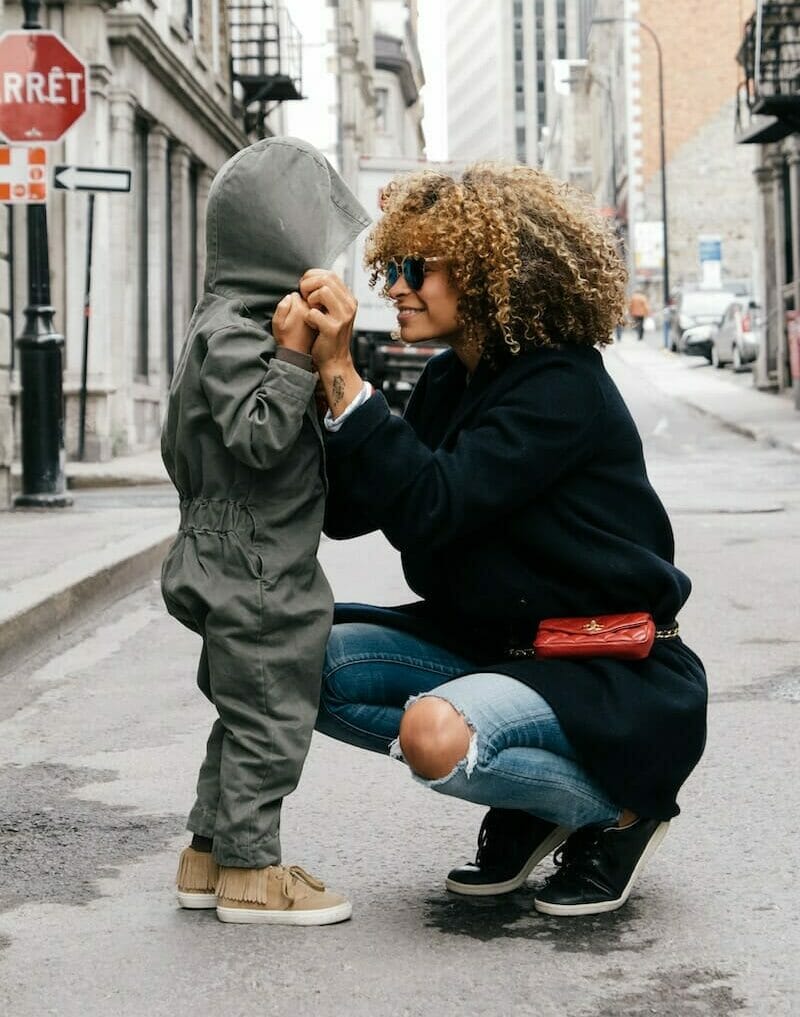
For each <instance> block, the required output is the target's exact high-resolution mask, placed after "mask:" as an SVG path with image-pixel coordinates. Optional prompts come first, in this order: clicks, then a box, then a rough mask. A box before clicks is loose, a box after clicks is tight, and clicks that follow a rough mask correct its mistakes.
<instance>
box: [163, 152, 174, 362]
mask: <svg viewBox="0 0 800 1017" xmlns="http://www.w3.org/2000/svg"><path fill="white" fill-rule="evenodd" d="M174 158H175V142H174V141H173V139H172V138H170V139H169V141H168V142H167V158H166V166H165V171H166V172H165V180H164V184H165V186H166V191H167V193H166V202H165V207H166V212H165V218H166V220H167V221H166V227H167V229H166V250H165V252H164V253H165V258H164V304H165V305H166V306H165V311H166V321H165V322H164V342H165V353H166V362H167V377H168V378H169V380H170V381H172V375H173V374H174V373H175V315H174V313H173V307H174V304H175V281H174V279H173V269H174V265H173V261H174V253H175V251H174V248H175V245H174V237H173V223H172V212H173V208H172V162H173V159H174Z"/></svg>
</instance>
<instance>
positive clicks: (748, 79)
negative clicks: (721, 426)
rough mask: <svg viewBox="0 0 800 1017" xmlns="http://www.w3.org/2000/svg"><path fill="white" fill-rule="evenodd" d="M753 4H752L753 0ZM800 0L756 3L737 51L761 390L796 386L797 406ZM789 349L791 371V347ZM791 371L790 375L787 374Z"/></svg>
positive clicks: (799, 365)
mask: <svg viewBox="0 0 800 1017" xmlns="http://www.w3.org/2000/svg"><path fill="white" fill-rule="evenodd" d="M751 7H752V5H751ZM799 40H800V0H790V2H785V0H784V2H782V3H773V2H769V0H759V2H758V3H757V4H756V10H755V12H754V13H753V15H752V17H750V19H749V20H748V21H747V23H746V25H745V26H744V28H743V32H742V38H741V40H740V45H739V46H738V50H737V60H738V62H739V64H740V65H741V74H740V77H742V78H743V79H744V84H743V86H742V87H741V88H740V89H739V91H738V94H737V117H736V123H737V139H738V141H739V143H740V145H741V146H742V149H743V150H744V151H746V152H752V153H754V154H755V169H754V176H755V179H756V182H757V185H758V199H759V200H758V212H759V218H758V222H759V228H758V243H757V254H758V262H759V265H760V269H761V279H762V298H763V302H764V320H765V323H766V328H765V341H764V342H763V343H762V345H761V349H760V353H759V358H758V361H757V363H756V367H755V382H756V384H757V385H758V386H759V387H763V388H777V390H778V391H782V390H784V389H788V388H790V387H792V386H794V390H795V405H796V406H797V408H798V409H800V328H798V326H799V325H800V92H798V88H797V81H798V75H800V49H799V48H798V41H799ZM792 346H793V347H794V370H792V356H791V353H792V350H791V347H792ZM793 375H794V377H793Z"/></svg>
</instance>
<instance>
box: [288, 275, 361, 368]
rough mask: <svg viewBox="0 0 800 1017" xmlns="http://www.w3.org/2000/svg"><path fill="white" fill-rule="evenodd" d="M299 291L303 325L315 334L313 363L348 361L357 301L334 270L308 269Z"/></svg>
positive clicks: (320, 365)
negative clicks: (303, 303) (303, 306)
mask: <svg viewBox="0 0 800 1017" xmlns="http://www.w3.org/2000/svg"><path fill="white" fill-rule="evenodd" d="M300 293H301V294H302V296H303V298H304V299H305V301H306V302H307V304H308V308H309V310H308V311H307V312H306V324H307V325H309V326H310V327H311V328H312V329H314V331H315V332H316V333H318V335H317V339H316V342H315V343H314V351H313V356H314V363H315V364H316V365H317V366H318V367H319V368H320V369H321V368H322V366H323V364H325V362H326V361H332V360H338V361H342V362H343V363H345V362H349V361H350V342H351V340H352V338H353V322H354V321H355V317H356V308H357V307H358V301H357V300H356V298H355V297H354V296H353V294H352V293H351V292H350V290H349V289H348V288H347V286H345V284H344V283H343V282H342V280H341V279H340V278H339V276H338V275H336V274H335V273H334V272H328V271H327V270H326V269H322V268H310V269H309V270H308V271H307V272H306V273H305V275H304V276H303V278H302V279H301V280H300Z"/></svg>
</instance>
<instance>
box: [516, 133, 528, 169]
mask: <svg viewBox="0 0 800 1017" xmlns="http://www.w3.org/2000/svg"><path fill="white" fill-rule="evenodd" d="M516 141H517V162H525V160H526V158H527V154H528V153H527V150H526V146H525V128H524V127H518V128H517V131H516Z"/></svg>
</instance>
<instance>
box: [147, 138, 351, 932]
mask: <svg viewBox="0 0 800 1017" xmlns="http://www.w3.org/2000/svg"><path fill="white" fill-rule="evenodd" d="M367 222H368V219H367V218H366V215H365V213H364V211H363V209H362V208H361V207H360V205H359V204H358V203H357V202H356V200H355V199H354V198H353V196H352V194H351V193H350V192H349V191H348V189H347V187H346V186H345V185H344V184H343V182H342V181H341V180H340V179H339V177H338V176H337V174H336V172H335V171H334V170H333V169H332V168H331V167H330V166H329V165H328V163H327V161H326V160H325V159H324V158H323V157H322V156H321V155H320V153H319V152H317V151H316V150H315V149H313V148H312V147H311V146H309V145H306V144H305V143H303V142H300V141H295V140H293V139H291V138H288V139H287V138H273V139H268V140H265V141H259V142H258V143H256V144H255V145H252V146H250V147H249V148H246V149H244V150H243V151H241V152H239V153H238V154H237V155H235V156H234V157H233V158H232V159H230V160H229V161H228V162H227V163H226V164H225V165H224V166H223V167H222V169H221V170H220V171H219V173H218V174H217V176H216V178H215V180H214V182H213V184H212V187H211V192H210V194H209V201H208V211H207V228H206V239H207V251H206V266H207V270H206V281H205V293H204V294H203V297H202V299H201V300H200V302H199V303H198V305H197V307H196V308H195V311H194V314H193V316H192V320H191V322H190V324H189V330H188V335H187V337H186V341H185V344H184V347H183V351H182V354H181V357H180V362H179V364H178V366H177V368H176V371H175V376H174V378H173V381H172V385H171V388H170V394H169V403H168V409H167V416H166V422H165V424H164V429H163V433H162V453H163V458H164V462H165V464H166V467H167V470H168V472H169V475H170V477H171V479H172V482H173V483H174V485H175V487H176V488H177V490H178V494H179V496H180V530H179V532H178V534H177V536H176V538H175V541H174V543H173V544H172V547H171V548H170V550H169V552H168V554H167V557H166V559H165V561H164V564H163V568H162V591H163V595H164V600H165V602H166V605H167V609H168V611H169V612H170V614H172V615H173V616H174V617H175V618H177V619H178V620H179V621H181V622H182V623H183V624H184V625H186V626H187V627H188V628H190V629H191V630H192V631H194V632H196V633H198V634H199V635H200V636H201V638H202V641H203V645H202V652H201V656H200V664H199V668H198V676H197V681H198V684H199V686H200V688H201V690H202V691H203V693H204V694H205V695H206V696H207V697H208V699H210V701H211V702H212V703H213V705H214V708H215V709H216V711H217V714H218V717H217V719H216V720H215V722H214V725H213V727H212V729H211V735H210V737H209V739H208V744H207V749H206V756H205V760H204V762H203V764H202V766H201V768H200V774H199V778H198V782H197V798H196V801H195V804H194V807H193V808H192V810H191V813H190V815H189V819H188V823H187V827H188V829H189V830H190V831H191V833H192V834H193V835H194V836H193V837H192V842H191V845H190V846H189V847H187V848H185V849H184V851H183V852H182V854H181V858H180V864H179V869H178V900H179V902H180V904H181V905H182V906H183V907H185V908H213V907H216V911H217V916H218V917H219V918H220V919H221V920H222V921H226V922H248V923H257V922H265V923H280V924H294V925H325V924H330V923H333V922H339V921H343V920H345V919H347V918H349V917H350V913H351V905H350V903H349V901H347V900H345V899H344V898H343V897H341V896H340V895H338V894H334V893H331V892H329V891H327V890H326V889H325V886H324V884H323V883H321V882H320V881H319V880H318V879H316V878H314V877H313V876H310V875H309V874H308V873H307V872H305V871H304V870H303V869H302V868H300V867H299V866H295V865H290V866H284V865H282V864H281V848H280V811H281V802H282V800H283V799H284V798H285V797H286V795H288V794H289V793H290V792H291V791H293V790H294V788H295V786H296V784H297V782H298V779H299V777H300V771H301V769H302V766H303V762H304V760H305V757H306V753H307V751H308V746H309V743H310V739H311V733H312V731H313V728H314V719H315V717H316V713H317V705H318V700H319V691H320V682H321V668H322V662H323V656H324V651H325V643H326V640H327V638H328V634H329V631H330V624H331V615H332V610H333V598H332V595H331V590H330V587H329V585H328V582H327V580H326V578H325V575H324V574H323V571H322V568H321V567H320V565H319V562H318V561H317V558H316V554H317V548H318V545H319V538H320V531H321V527H322V520H323V513H324V498H325V487H326V479H325V472H324V460H323V442H322V433H321V427H320V423H319V418H318V415H317V411H316V406H315V401H314V389H315V385H316V382H317V380H318V376H317V374H316V373H315V372H314V370H313V365H312V362H311V358H310V356H309V351H310V348H311V342H312V339H313V333H312V332H311V330H310V329H309V327H308V326H307V325H306V323H305V321H304V315H303V311H302V301H301V299H300V297H299V294H298V293H297V292H296V288H297V284H298V282H299V279H300V276H301V275H302V273H303V271H304V270H305V269H306V268H307V267H308V265H309V264H317V263H320V264H323V265H330V264H331V263H332V262H333V259H334V258H335V257H336V255H337V254H338V253H339V252H340V251H341V250H342V249H343V248H344V247H345V246H346V245H347V244H348V243H350V241H352V240H353V239H354V238H355V237H356V236H357V235H358V234H359V233H360V232H361V231H362V230H363V228H364V227H365V226H366V225H367ZM292 288H294V290H295V292H293V293H290V294H288V295H287V296H286V297H285V298H283V299H281V298H282V297H283V294H285V293H286V291H287V290H289V289H292Z"/></svg>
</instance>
